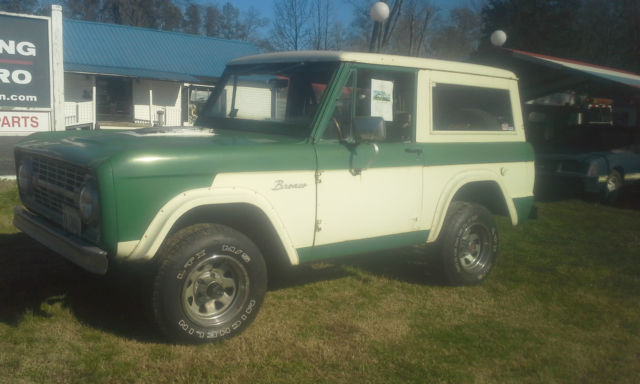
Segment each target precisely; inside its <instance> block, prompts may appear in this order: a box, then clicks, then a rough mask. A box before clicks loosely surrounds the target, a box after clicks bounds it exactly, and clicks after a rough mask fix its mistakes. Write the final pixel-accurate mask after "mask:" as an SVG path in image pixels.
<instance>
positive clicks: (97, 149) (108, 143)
mask: <svg viewBox="0 0 640 384" xmlns="http://www.w3.org/2000/svg"><path fill="white" fill-rule="evenodd" d="M296 142H300V140H299V139H294V138H291V137H286V136H276V135H267V134H264V133H253V132H243V131H230V130H215V131H214V130H212V129H208V128H198V127H162V128H145V129H138V130H132V131H67V132H47V133H37V134H33V135H30V136H28V137H27V138H26V139H25V140H23V141H21V142H20V143H19V144H18V145H17V146H16V148H18V149H20V150H24V151H29V152H38V153H41V154H45V155H47V156H49V157H53V158H57V159H63V160H64V161H67V162H71V163H74V164H76V165H78V166H81V167H86V168H90V169H96V168H98V167H100V166H101V165H102V164H103V163H105V162H106V161H109V160H110V161H111V162H112V165H113V166H115V167H117V166H118V165H123V166H126V168H129V166H130V165H133V164H134V163H144V164H148V165H152V164H154V163H156V162H163V163H165V165H166V162H167V161H169V160H171V162H172V163H174V166H176V165H179V164H189V166H188V167H187V168H186V169H185V170H191V171H196V170H197V169H198V168H200V167H199V166H198V164H203V163H204V164H208V166H207V167H206V168H207V169H208V173H210V172H211V163H210V162H209V161H208V160H213V159H212V157H218V155H219V153H220V152H222V153H229V152H231V153H233V152H238V151H240V152H245V151H250V152H251V151H255V148H251V147H253V146H255V145H262V146H263V145H265V144H275V145H277V144H284V143H288V144H291V143H296ZM247 147H249V148H247ZM194 166H195V168H196V169H194V168H193V167H194ZM144 168H146V169H147V170H148V167H144Z"/></svg>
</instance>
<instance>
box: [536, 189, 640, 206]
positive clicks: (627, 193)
mask: <svg viewBox="0 0 640 384" xmlns="http://www.w3.org/2000/svg"><path fill="white" fill-rule="evenodd" d="M535 196H536V201H540V202H545V203H547V202H556V201H564V200H572V199H580V200H583V201H587V202H590V203H595V204H600V205H606V204H605V203H603V202H601V201H600V200H599V198H598V197H597V196H594V195H588V194H584V193H578V192H573V191H570V190H563V189H559V188H558V189H553V188H549V187H546V188H541V187H539V188H536V190H535ZM608 205H609V206H611V207H613V208H620V209H628V210H635V211H640V185H629V186H626V187H624V188H623V189H622V190H621V191H620V195H619V196H618V198H617V199H616V200H615V201H614V202H613V203H610V204H608Z"/></svg>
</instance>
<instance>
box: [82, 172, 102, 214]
mask: <svg viewBox="0 0 640 384" xmlns="http://www.w3.org/2000/svg"><path fill="white" fill-rule="evenodd" d="M78 208H79V209H80V216H81V217H82V220H83V221H84V222H85V223H91V222H94V221H95V219H96V218H97V217H98V210H99V201H98V188H97V186H96V183H95V181H93V179H88V180H87V181H86V183H85V185H84V187H82V189H81V190H80V197H79V198H78Z"/></svg>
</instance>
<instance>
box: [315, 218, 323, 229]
mask: <svg viewBox="0 0 640 384" xmlns="http://www.w3.org/2000/svg"><path fill="white" fill-rule="evenodd" d="M320 224H322V220H316V232H320V231H322V227H320Z"/></svg>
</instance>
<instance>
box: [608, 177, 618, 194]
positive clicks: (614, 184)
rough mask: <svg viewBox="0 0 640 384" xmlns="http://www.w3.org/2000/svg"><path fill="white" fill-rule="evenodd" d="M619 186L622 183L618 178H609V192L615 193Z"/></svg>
mask: <svg viewBox="0 0 640 384" xmlns="http://www.w3.org/2000/svg"><path fill="white" fill-rule="evenodd" d="M619 185H620V181H619V180H618V177H617V176H615V175H611V176H609V178H608V179H607V191H608V192H615V191H616V190H617V189H618V187H619Z"/></svg>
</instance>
